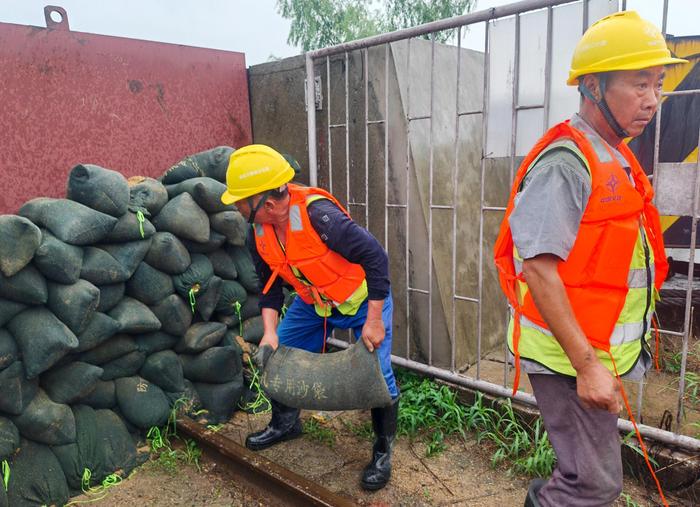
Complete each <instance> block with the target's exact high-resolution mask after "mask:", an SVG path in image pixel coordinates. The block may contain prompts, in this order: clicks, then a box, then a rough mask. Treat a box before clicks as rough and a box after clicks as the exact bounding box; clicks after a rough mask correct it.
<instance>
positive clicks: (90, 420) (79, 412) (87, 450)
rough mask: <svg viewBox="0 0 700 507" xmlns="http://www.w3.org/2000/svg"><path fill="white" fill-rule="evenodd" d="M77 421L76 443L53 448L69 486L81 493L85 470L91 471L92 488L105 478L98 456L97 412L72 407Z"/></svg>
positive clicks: (86, 407)
mask: <svg viewBox="0 0 700 507" xmlns="http://www.w3.org/2000/svg"><path fill="white" fill-rule="evenodd" d="M72 410H73V418H74V419H75V443H70V444H65V445H56V446H53V447H52V448H51V451H53V453H54V455H55V456H56V458H57V459H58V462H59V463H60V464H61V469H62V470H63V474H64V475H65V477H66V482H67V483H68V486H69V488H70V489H71V490H73V491H76V492H77V491H80V490H81V486H82V480H83V473H84V470H85V469H87V470H89V471H90V475H91V477H90V479H91V480H90V484H89V485H90V486H94V485H96V484H99V483H100V481H102V479H103V478H104V475H105V474H104V471H103V470H102V463H100V460H99V457H98V455H97V452H96V451H97V442H98V439H99V438H100V428H99V427H98V426H97V420H96V417H95V410H94V409H93V408H92V407H88V406H86V405H77V406H74V407H72Z"/></svg>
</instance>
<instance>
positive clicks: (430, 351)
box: [428, 32, 435, 366]
mask: <svg viewBox="0 0 700 507" xmlns="http://www.w3.org/2000/svg"><path fill="white" fill-rule="evenodd" d="M434 113H435V32H433V33H431V34H430V157H429V163H428V173H429V176H428V364H429V365H431V366H432V365H433V178H434V176H435V175H434V171H435V166H434V159H435V151H434V150H435V121H434V119H433V114H434Z"/></svg>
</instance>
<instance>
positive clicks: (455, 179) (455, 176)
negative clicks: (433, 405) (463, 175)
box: [450, 26, 462, 371]
mask: <svg viewBox="0 0 700 507" xmlns="http://www.w3.org/2000/svg"><path fill="white" fill-rule="evenodd" d="M461 53H462V27H461V26H460V27H458V28H457V76H456V78H457V84H456V86H455V111H456V113H457V114H456V115H455V134H454V136H455V137H454V145H453V147H452V149H453V152H454V158H455V163H454V166H453V167H452V301H451V303H452V304H451V311H452V326H451V329H450V370H452V371H455V369H456V362H457V351H456V344H457V299H456V298H455V296H456V294H457V197H458V195H459V194H458V193H457V187H458V186H459V119H460V115H459V90H460V84H461V77H462V75H461V70H462V58H461Z"/></svg>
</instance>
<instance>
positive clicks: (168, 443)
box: [146, 398, 202, 475]
mask: <svg viewBox="0 0 700 507" xmlns="http://www.w3.org/2000/svg"><path fill="white" fill-rule="evenodd" d="M187 403H188V400H186V399H184V398H180V399H178V400H175V402H174V403H173V407H172V409H171V411H170V415H169V417H168V420H167V422H166V423H165V425H164V426H163V427H160V428H159V427H157V426H153V427H152V428H150V429H149V430H148V433H146V442H147V443H148V446H149V447H150V449H151V460H152V463H154V465H155V466H158V467H159V468H161V469H162V470H164V471H165V472H166V473H168V474H170V475H177V471H178V469H179V467H180V465H182V464H186V465H193V466H195V467H196V468H197V470H198V471H201V467H200V463H199V461H200V458H201V457H202V450H201V449H200V448H199V446H198V445H197V442H195V441H194V440H192V439H189V438H182V437H180V436H179V435H178V434H177V422H176V421H177V414H178V410H179V409H180V407H181V406H186V405H187ZM173 442H178V445H177V446H176V447H174V446H173ZM179 447H182V448H179Z"/></svg>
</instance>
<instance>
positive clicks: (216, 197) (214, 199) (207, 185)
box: [165, 177, 235, 213]
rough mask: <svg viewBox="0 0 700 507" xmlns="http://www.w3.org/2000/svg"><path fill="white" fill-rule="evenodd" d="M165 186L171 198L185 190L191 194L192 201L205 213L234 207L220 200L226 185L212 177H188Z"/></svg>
mask: <svg viewBox="0 0 700 507" xmlns="http://www.w3.org/2000/svg"><path fill="white" fill-rule="evenodd" d="M165 188H166V189H167V190H168V195H169V196H170V198H171V199H173V198H174V197H175V196H177V195H181V194H182V193H183V192H187V193H188V194H190V195H191V196H192V199H194V202H196V203H197V204H198V205H199V207H200V208H202V209H203V210H204V211H206V212H207V213H219V212H221V211H226V210H232V209H235V207H234V206H232V205H230V204H229V205H227V204H224V203H223V202H221V195H222V194H223V193H224V192H226V185H225V184H224V183H221V182H220V181H216V180H215V179H213V178H207V177H202V178H190V179H187V180H185V181H183V182H181V183H177V184H175V185H166V186H165Z"/></svg>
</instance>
